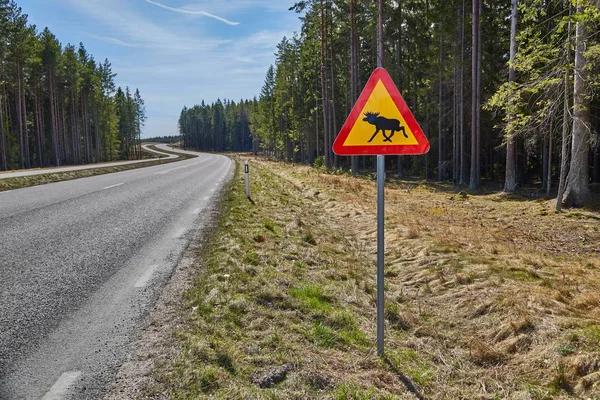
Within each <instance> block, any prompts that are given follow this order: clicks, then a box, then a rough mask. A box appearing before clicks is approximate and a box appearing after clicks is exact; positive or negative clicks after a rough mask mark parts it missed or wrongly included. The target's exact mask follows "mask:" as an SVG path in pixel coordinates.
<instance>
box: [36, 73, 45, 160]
mask: <svg viewBox="0 0 600 400" xmlns="http://www.w3.org/2000/svg"><path fill="white" fill-rule="evenodd" d="M35 91H36V93H35V99H34V104H35V109H34V116H35V133H36V135H35V136H36V141H37V157H38V162H37V165H38V166H39V167H43V166H44V139H43V135H44V128H43V126H42V120H43V119H42V115H41V113H42V106H41V104H40V103H41V100H40V97H41V90H40V88H39V85H38V87H36V89H35Z"/></svg>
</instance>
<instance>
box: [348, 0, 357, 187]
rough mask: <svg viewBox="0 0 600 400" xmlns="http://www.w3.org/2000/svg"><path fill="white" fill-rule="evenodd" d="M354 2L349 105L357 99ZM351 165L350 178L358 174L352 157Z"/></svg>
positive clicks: (354, 157)
mask: <svg viewBox="0 0 600 400" xmlns="http://www.w3.org/2000/svg"><path fill="white" fill-rule="evenodd" d="M355 2H356V0H350V103H351V104H354V102H355V101H356V98H357V97H358V95H357V92H358V87H357V77H356V74H357V69H356V16H355ZM350 163H351V165H352V176H356V174H357V172H358V158H357V157H356V156H352V157H351V158H350Z"/></svg>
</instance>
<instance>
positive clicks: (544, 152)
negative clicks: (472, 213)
mask: <svg viewBox="0 0 600 400" xmlns="http://www.w3.org/2000/svg"><path fill="white" fill-rule="evenodd" d="M547 177H548V136H544V137H543V138H542V176H541V178H542V187H541V189H542V190H546V187H547V184H548V181H547V180H546V178H547Z"/></svg>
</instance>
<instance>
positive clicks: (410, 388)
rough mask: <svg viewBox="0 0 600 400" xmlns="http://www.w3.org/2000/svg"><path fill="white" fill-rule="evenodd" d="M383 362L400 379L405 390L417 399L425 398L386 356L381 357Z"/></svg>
mask: <svg viewBox="0 0 600 400" xmlns="http://www.w3.org/2000/svg"><path fill="white" fill-rule="evenodd" d="M383 362H385V364H386V365H387V366H388V367H389V368H390V370H391V371H392V372H393V373H395V374H396V376H397V377H398V379H400V380H401V381H402V383H403V384H404V386H406V388H407V389H408V391H409V392H411V393H412V394H414V395H415V397H416V398H417V399H419V400H425V397H423V395H422V394H421V393H420V392H419V389H417V388H416V386H415V384H414V383H412V381H411V380H410V378H409V377H407V376H406V375H404V373H403V372H402V371H400V370H399V369H398V368H397V367H396V366H395V365H394V363H393V362H391V361H390V359H389V358H387V357H386V356H383Z"/></svg>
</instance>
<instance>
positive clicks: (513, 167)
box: [504, 0, 519, 192]
mask: <svg viewBox="0 0 600 400" xmlns="http://www.w3.org/2000/svg"><path fill="white" fill-rule="evenodd" d="M518 3H519V0H512V13H511V24H510V65H509V67H508V82H509V84H513V83H514V82H515V80H516V76H517V73H516V71H515V67H514V65H513V63H514V61H515V57H516V55H517V10H518V6H519V5H518ZM511 90H512V89H511ZM513 119H514V115H513V114H512V113H510V114H509V115H508V126H509V131H508V132H507V135H506V176H505V178H504V191H505V192H514V191H515V190H516V189H517V145H516V142H515V132H514V126H513V122H514V121H513Z"/></svg>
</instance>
